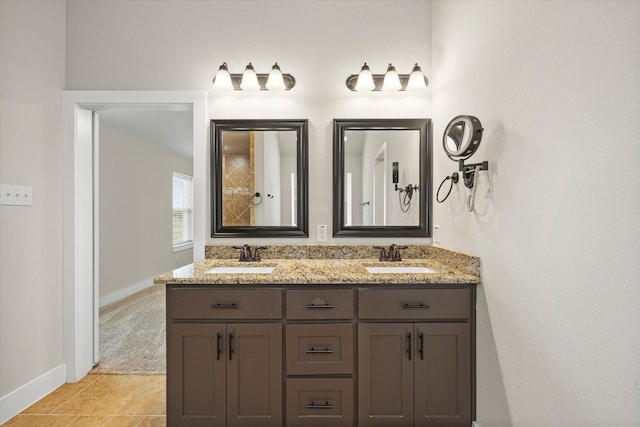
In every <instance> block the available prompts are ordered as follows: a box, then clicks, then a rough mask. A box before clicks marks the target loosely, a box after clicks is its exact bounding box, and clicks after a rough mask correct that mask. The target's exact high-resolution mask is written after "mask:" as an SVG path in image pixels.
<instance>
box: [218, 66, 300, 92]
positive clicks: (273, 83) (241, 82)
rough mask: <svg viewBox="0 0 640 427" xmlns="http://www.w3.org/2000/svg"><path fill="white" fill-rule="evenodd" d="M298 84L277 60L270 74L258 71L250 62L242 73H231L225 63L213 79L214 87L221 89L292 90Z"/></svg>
mask: <svg viewBox="0 0 640 427" xmlns="http://www.w3.org/2000/svg"><path fill="white" fill-rule="evenodd" d="M295 85H296V79H295V78H294V77H293V76H292V75H291V74H283V73H282V71H281V70H280V66H279V65H278V63H277V62H276V63H275V64H274V65H273V67H272V68H271V72H270V73H269V74H259V73H256V71H255V69H254V68H253V64H251V62H249V64H248V65H247V66H246V68H245V70H244V73H242V74H230V73H229V68H228V67H227V63H226V62H225V63H223V64H222V65H221V66H220V68H219V69H218V72H217V73H216V76H215V77H214V79H213V88H214V89H215V90H221V91H231V90H242V91H261V90H268V91H271V92H279V91H283V90H290V89H291V88H293V87H294V86H295Z"/></svg>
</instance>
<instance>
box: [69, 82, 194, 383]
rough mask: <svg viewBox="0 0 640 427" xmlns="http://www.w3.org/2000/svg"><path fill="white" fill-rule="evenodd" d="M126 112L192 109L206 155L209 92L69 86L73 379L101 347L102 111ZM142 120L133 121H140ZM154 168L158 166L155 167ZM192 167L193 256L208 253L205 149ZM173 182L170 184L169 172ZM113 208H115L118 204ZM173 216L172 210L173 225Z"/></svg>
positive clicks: (144, 196) (190, 119)
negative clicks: (73, 89)
mask: <svg viewBox="0 0 640 427" xmlns="http://www.w3.org/2000/svg"><path fill="white" fill-rule="evenodd" d="M125 111H129V112H137V113H138V114H148V113H150V112H153V111H155V112H163V113H166V114H169V113H171V112H173V113H179V112H188V115H189V117H188V119H187V121H188V122H189V124H190V127H191V130H192V135H191V141H190V143H191V147H190V149H191V151H192V152H200V153H206V92H137V91H134V92H129V91H115V92H110V91H105V92H102V91H66V92H64V94H63V120H64V122H63V137H64V147H65V150H64V151H65V155H64V161H65V179H64V230H65V231H64V236H63V241H64V256H65V262H64V268H63V274H64V301H65V309H64V334H65V337H64V343H65V344H64V354H65V363H66V366H67V381H69V382H75V381H77V380H79V379H80V378H82V377H84V376H85V375H86V374H87V373H88V372H89V371H90V370H91V369H92V368H93V365H94V362H95V361H96V359H97V355H98V351H99V349H98V346H97V339H98V336H99V332H98V312H99V306H100V293H99V283H100V279H101V274H100V271H101V269H100V248H101V244H100V243H101V242H100V241H101V239H100V232H99V230H100V221H101V220H100V212H101V209H100V201H101V200H100V199H101V198H100V183H101V179H100V177H101V175H100V154H101V151H100V146H99V144H100V141H99V123H100V122H99V116H100V114H104V115H105V117H106V116H107V115H109V114H116V115H117V114H120V115H122V116H125V115H126V114H124V112H125ZM138 118H140V116H139V117H138ZM183 118H184V117H183ZM140 121H141V120H133V122H136V123H138V124H139V122H140ZM105 123H106V122H105ZM152 127H153V126H152ZM157 127H158V126H156V128H157ZM112 130H113V129H112ZM129 131H130V130H129ZM124 147H125V148H124V149H128V148H131V146H130V145H129V146H126V145H125V146H124ZM111 154H113V153H111ZM129 154H130V153H129ZM126 156H128V154H127V155H126ZM150 169H151V170H153V165H152V166H151V168H150ZM192 173H193V183H194V218H193V220H194V242H193V256H192V259H190V260H189V261H193V260H198V259H202V258H204V238H205V237H204V236H206V232H205V223H206V221H205V217H206V203H205V194H206V155H203V156H196V157H195V158H194V160H192ZM127 175H128V174H122V176H120V178H121V179H122V180H123V181H122V182H125V183H126V182H127ZM111 178H113V176H109V178H105V177H104V175H103V176H102V181H105V180H107V181H108V180H110V179H111ZM129 178H130V177H129ZM168 182H169V184H168V188H169V189H170V188H171V184H170V183H171V174H169V181H168ZM103 184H104V182H103ZM116 187H117V184H116ZM127 191H131V189H130V188H122V194H125V193H126V192H127ZM144 193H145V194H141V195H140V198H142V199H143V202H144V200H145V199H146V202H147V203H150V202H151V201H153V199H154V196H153V195H152V194H147V192H146V191H145V192H144ZM169 200H170V199H169ZM110 207H111V206H110ZM113 208H114V209H115V210H116V211H117V206H115V207H113ZM103 219H104V218H103ZM170 221H171V217H170V215H169V223H170ZM121 240H122V241H121V242H120V245H121V247H123V248H124V247H125V246H126V245H127V244H135V242H136V240H135V238H132V237H130V236H129V237H126V233H125V237H124V238H122V239H121ZM171 256H174V255H171ZM169 269H171V268H169ZM148 279H149V278H147V280H148ZM142 282H144V281H142ZM142 282H140V283H137V282H136V283H134V284H133V285H130V286H129V288H128V289H119V290H116V291H114V292H112V294H113V295H111V296H110V298H117V297H118V296H119V295H120V296H121V295H123V294H126V293H131V292H133V291H135V288H136V286H138V287H139V286H144V283H142ZM118 292H120V294H119V293H118ZM103 296H104V295H103ZM107 299H108V298H107ZM103 302H105V301H103Z"/></svg>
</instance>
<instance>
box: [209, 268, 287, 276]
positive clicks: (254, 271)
mask: <svg viewBox="0 0 640 427" xmlns="http://www.w3.org/2000/svg"><path fill="white" fill-rule="evenodd" d="M274 269H275V267H267V266H262V267H250V266H242V267H213V268H211V269H209V270H207V273H209V274H271V273H273V270H274Z"/></svg>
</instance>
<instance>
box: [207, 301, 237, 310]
mask: <svg viewBox="0 0 640 427" xmlns="http://www.w3.org/2000/svg"><path fill="white" fill-rule="evenodd" d="M211 308H215V309H225V308H240V306H239V305H238V304H236V303H235V302H232V303H231V304H225V303H221V302H217V303H215V304H211Z"/></svg>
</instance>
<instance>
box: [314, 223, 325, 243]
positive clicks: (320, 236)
mask: <svg viewBox="0 0 640 427" xmlns="http://www.w3.org/2000/svg"><path fill="white" fill-rule="evenodd" d="M316 239H317V240H318V242H326V241H327V226H326V225H318V227H317V229H316Z"/></svg>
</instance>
